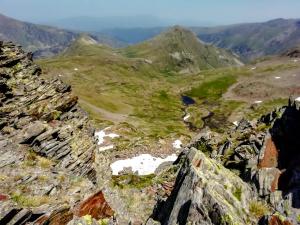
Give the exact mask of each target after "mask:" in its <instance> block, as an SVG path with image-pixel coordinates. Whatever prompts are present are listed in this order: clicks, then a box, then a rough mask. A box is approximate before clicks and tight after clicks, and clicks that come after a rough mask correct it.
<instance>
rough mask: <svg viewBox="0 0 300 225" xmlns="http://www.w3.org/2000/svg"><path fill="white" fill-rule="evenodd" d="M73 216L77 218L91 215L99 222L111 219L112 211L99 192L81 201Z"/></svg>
mask: <svg viewBox="0 0 300 225" xmlns="http://www.w3.org/2000/svg"><path fill="white" fill-rule="evenodd" d="M75 215H76V216H79V217H82V216H85V215H91V216H92V218H94V219H96V220H99V219H104V218H109V217H112V216H113V215H114V211H113V210H112V208H111V207H110V206H109V204H108V203H107V201H106V200H105V198H104V195H103V192H102V191H100V192H98V193H96V194H94V195H93V196H91V197H89V198H88V199H86V200H85V201H83V202H82V203H81V204H80V205H79V207H78V209H77V210H75Z"/></svg>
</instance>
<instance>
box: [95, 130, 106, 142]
mask: <svg viewBox="0 0 300 225" xmlns="http://www.w3.org/2000/svg"><path fill="white" fill-rule="evenodd" d="M95 136H96V138H97V139H98V145H101V144H103V142H104V137H105V136H106V134H105V132H104V130H100V131H98V132H95Z"/></svg>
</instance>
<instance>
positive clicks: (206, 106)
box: [38, 33, 300, 156]
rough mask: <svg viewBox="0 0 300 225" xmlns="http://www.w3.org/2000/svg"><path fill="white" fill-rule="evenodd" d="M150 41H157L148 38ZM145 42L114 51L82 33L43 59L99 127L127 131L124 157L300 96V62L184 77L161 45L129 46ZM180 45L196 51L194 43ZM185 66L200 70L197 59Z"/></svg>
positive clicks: (160, 150) (162, 148)
mask: <svg viewBox="0 0 300 225" xmlns="http://www.w3.org/2000/svg"><path fill="white" fill-rule="evenodd" d="M167 34H168V33H167ZM163 37H165V35H164V36H163ZM168 37H169V36H168ZM171 37H174V36H173V35H171ZM176 37H177V36H176ZM157 39H158V40H159V41H160V40H161V39H162V37H161V36H159V37H158V38H157ZM175 40H177V39H175ZM192 40H194V36H192ZM196 40H197V39H196ZM152 42H154V43H156V39H154V40H152V41H151V42H147V43H152ZM192 43H193V42H192ZM164 44H167V43H166V42H165V43H164ZM197 44H198V41H197ZM141 46H143V47H144V46H147V47H148V46H149V44H145V43H143V44H141V45H137V46H131V47H130V48H122V49H113V48H110V47H108V46H105V45H99V44H95V43H94V42H93V41H92V40H91V39H89V38H87V37H82V38H80V39H78V40H77V41H76V42H74V43H73V44H72V45H71V46H70V47H69V48H68V50H67V51H65V52H64V54H61V55H59V56H57V57H55V58H51V59H44V60H39V61H38V63H39V64H40V65H41V67H42V68H43V70H44V74H43V75H44V76H45V77H57V78H60V79H63V80H64V81H66V82H68V83H70V84H72V87H73V90H74V92H75V93H76V95H78V96H80V104H81V105H82V107H83V108H84V109H85V110H86V111H88V112H89V114H90V116H91V118H92V119H93V120H94V122H95V124H96V126H97V127H98V128H99V129H103V128H105V127H107V126H111V127H112V129H113V130H114V129H115V130H118V131H119V133H121V134H122V135H123V136H122V137H123V138H122V139H120V140H119V141H118V143H115V144H114V149H117V150H118V153H115V154H118V155H123V154H126V155H127V156H128V154H130V155H134V154H135V153H136V152H149V151H150V152H152V151H153V152H155V154H164V153H166V152H173V151H174V149H173V148H172V145H173V143H174V142H175V141H176V140H180V141H181V142H183V143H186V142H188V140H190V137H191V136H192V135H193V134H194V133H195V132H197V131H198V130H200V129H202V128H203V127H205V126H209V127H210V128H212V129H214V130H218V131H221V132H222V131H224V129H225V128H226V127H228V126H229V127H230V126H232V123H233V122H235V121H237V120H240V119H242V118H243V117H247V118H254V117H257V116H258V115H261V114H263V113H265V112H267V111H269V110H271V109H273V107H276V106H278V105H281V104H282V103H283V102H286V99H287V97H288V96H289V95H290V94H295V95H296V94H300V93H299V92H298V90H299V87H298V85H297V81H298V79H299V77H298V75H297V74H299V71H300V70H299V68H300V65H299V62H298V61H297V62H296V61H294V59H290V58H287V57H274V58H270V59H268V60H265V61H262V62H257V63H256V64H253V65H245V66H239V67H232V66H230V67H222V68H217V69H206V70H203V69H202V70H200V71H199V69H198V70H197V71H198V72H197V73H188V74H184V75H183V74H180V73H179V72H180V71H181V70H182V68H179V67H178V69H180V70H178V71H179V72H176V71H175V70H173V71H172V72H170V71H166V70H163V69H162V68H168V67H169V66H170V64H171V63H173V61H172V60H170V58H171V57H169V55H168V54H167V53H164V55H162V54H161V53H163V52H162V50H161V49H157V48H144V49H145V51H144V52H142V51H139V52H138V53H136V54H140V55H133V54H131V55H130V54H129V53H130V51H129V49H131V48H132V49H138V50H141ZM200 46H202V45H201V43H200ZM155 47H156V46H155ZM180 47H182V48H183V47H186V48H189V49H191V47H188V42H183V44H182V45H181V46H180ZM152 49H157V52H155V51H154V50H152ZM146 50H147V51H146ZM190 51H191V52H192V53H194V54H198V53H196V52H194V50H193V49H191V50H190ZM128 54H129V55H128ZM146 55H147V56H146ZM151 56H152V57H155V56H157V57H158V58H159V59H160V61H158V62H156V61H154V58H151V59H150V58H149V57H151ZM171 59H172V58H171ZM152 60H153V61H152ZM188 63H190V62H188ZM171 65H173V64H171ZM185 65H188V68H192V69H193V70H194V71H196V69H195V67H194V66H195V65H193V64H184V66H185ZM190 72H191V71H190ZM278 77H279V78H278ZM189 97H190V98H192V100H189ZM186 99H187V100H186ZM257 102H259V103H257ZM262 102H263V104H261V103H262ZM160 140H163V141H160Z"/></svg>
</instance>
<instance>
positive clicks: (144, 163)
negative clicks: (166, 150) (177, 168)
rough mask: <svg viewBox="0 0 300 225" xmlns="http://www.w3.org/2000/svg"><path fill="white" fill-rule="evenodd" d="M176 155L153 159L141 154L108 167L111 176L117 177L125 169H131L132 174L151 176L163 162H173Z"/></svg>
mask: <svg viewBox="0 0 300 225" xmlns="http://www.w3.org/2000/svg"><path fill="white" fill-rule="evenodd" d="M176 159H177V155H176V154H173V155H170V156H168V157H166V158H159V157H153V156H151V155H149V154H142V155H139V156H136V157H133V158H130V159H124V160H118V161H116V162H114V163H112V164H111V165H110V168H111V170H112V174H113V175H118V174H119V173H120V172H121V171H123V170H124V169H125V168H131V170H132V172H133V173H137V174H138V175H149V174H153V173H154V172H155V170H156V169H157V168H158V167H159V166H160V165H161V164H162V163H164V162H174V161H175V160H176Z"/></svg>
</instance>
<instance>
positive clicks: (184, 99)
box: [181, 95, 196, 105]
mask: <svg viewBox="0 0 300 225" xmlns="http://www.w3.org/2000/svg"><path fill="white" fill-rule="evenodd" d="M181 101H182V103H183V104H185V105H193V104H195V103H196V102H195V100H194V99H192V98H191V97H189V96H186V95H182V96H181Z"/></svg>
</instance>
